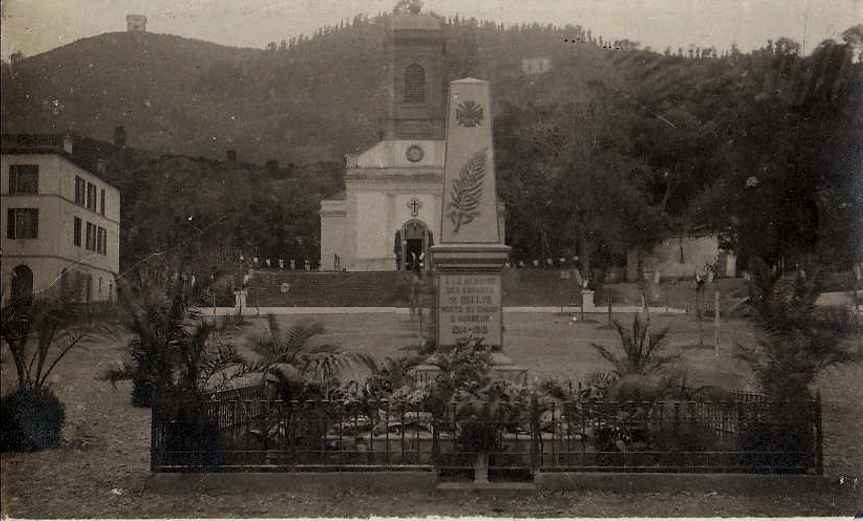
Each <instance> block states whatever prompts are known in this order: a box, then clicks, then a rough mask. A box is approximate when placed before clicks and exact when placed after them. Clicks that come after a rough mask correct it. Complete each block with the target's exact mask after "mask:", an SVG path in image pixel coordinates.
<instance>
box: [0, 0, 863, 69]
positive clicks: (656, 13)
mask: <svg viewBox="0 0 863 521" xmlns="http://www.w3.org/2000/svg"><path fill="white" fill-rule="evenodd" d="M395 3H396V2H395V0H241V1H237V0H0V10H2V20H0V24H2V26H0V54H2V56H3V58H4V59H7V60H8V58H9V55H10V54H11V53H13V52H15V51H21V52H23V53H24V54H25V55H26V56H32V55H34V54H38V53H41V52H45V51H47V50H49V49H52V48H54V47H59V46H62V45H66V44H68V43H72V42H74V41H75V40H78V39H80V38H85V37H89V36H95V35H97V34H101V33H106V32H113V31H124V30H125V28H126V14H129V13H135V14H143V15H145V16H147V18H148V22H147V30H148V31H150V32H155V33H169V34H175V35H178V36H184V37H188V38H197V39H201V40H207V41H211V42H215V43H219V44H222V45H230V46H240V47H256V48H263V47H265V46H266V44H267V42H270V41H275V42H278V41H280V40H282V39H288V38H290V37H291V36H297V35H299V34H303V33H305V34H311V33H313V32H314V30H315V29H316V28H317V27H320V26H322V25H326V24H329V25H335V24H338V22H339V20H340V19H343V18H344V19H351V18H353V17H354V16H355V15H357V14H360V13H365V14H367V15H372V16H373V15H375V14H377V13H378V12H381V11H389V10H391V9H392V7H393V6H394V5H395ZM425 8H426V10H428V9H431V10H434V11H435V12H437V13H439V14H442V15H445V16H453V15H456V14H458V15H459V16H463V17H476V18H478V19H490V20H494V21H497V22H503V23H505V24H513V23H522V22H534V21H536V22H539V23H542V24H547V23H555V24H558V25H565V24H567V23H571V24H580V25H582V26H583V27H585V28H588V29H591V30H593V34H594V35H602V36H603V37H604V38H611V39H621V38H629V39H630V40H635V41H639V42H641V44H642V46H651V47H652V48H653V49H655V50H662V49H664V48H665V47H666V46H671V48H672V49H676V48H678V47H684V48H686V47H687V46H688V45H690V44H695V45H698V46H701V47H711V46H713V47H716V48H717V49H720V50H721V49H726V48H728V47H730V45H731V44H732V43H736V44H737V46H738V47H739V48H740V49H741V50H743V51H748V50H751V49H753V48H756V47H761V46H762V45H764V44H765V43H766V42H767V40H768V39H774V40H775V39H776V38H778V37H780V36H787V37H789V38H792V39H794V40H796V41H798V42H800V43H801V44H804V52H805V53H808V52H809V51H811V50H812V49H813V48H814V47H815V46H816V45H817V44H818V43H819V42H821V41H822V40H824V39H826V38H838V36H839V35H840V34H841V33H842V31H844V30H845V29H847V28H848V27H850V26H852V25H854V24H858V23H863V0H470V1H465V0H425Z"/></svg>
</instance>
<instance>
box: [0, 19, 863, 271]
mask: <svg viewBox="0 0 863 521" xmlns="http://www.w3.org/2000/svg"><path fill="white" fill-rule="evenodd" d="M388 19H389V15H379V16H377V17H374V18H366V17H357V18H355V19H354V20H352V21H350V22H342V23H340V24H339V25H338V26H335V27H327V28H323V29H321V30H319V31H318V32H317V33H316V34H315V35H313V36H312V37H300V38H296V39H291V40H290V41H287V42H282V43H281V44H276V43H272V44H271V45H269V46H268V48H267V49H264V50H257V49H236V48H230V47H223V46H218V45H214V44H211V43H207V42H201V41H195V40H189V39H185V38H180V37H176V36H169V35H159V34H150V33H111V34H104V35H100V36H97V37H94V38H88V39H84V40H80V41H78V42H75V43H73V44H70V45H67V46H64V47H61V48H58V49H54V50H52V51H49V52H46V53H44V54H40V55H37V56H34V57H30V58H26V59H23V60H16V61H15V63H14V65H9V64H5V63H4V66H3V71H2V73H3V76H2V88H3V97H2V117H3V131H4V132H10V131H34V132H46V131H52V130H54V129H56V130H65V129H70V128H71V129H73V130H74V131H76V132H78V133H80V134H84V135H90V136H93V137H97V138H101V139H106V140H110V136H111V133H112V132H113V129H114V127H115V126H117V125H123V126H124V127H125V128H126V130H127V132H128V135H129V144H130V145H131V146H133V147H136V148H140V149H147V150H150V151H152V152H154V153H155V155H154V156H151V157H158V154H160V153H164V152H169V153H171V154H175V155H177V154H179V155H187V156H190V157H188V158H186V159H184V160H183V161H180V163H176V158H171V157H165V158H162V159H160V160H155V159H152V160H149V161H148V162H146V163H140V164H136V165H122V167H121V168H119V170H116V171H115V172H114V173H113V174H112V175H113V176H114V177H115V178H116V179H117V180H122V179H124V178H126V182H127V183H130V185H129V186H128V187H125V190H124V220H123V222H124V226H129V229H130V230H139V229H143V226H144V225H145V223H144V220H145V219H148V218H149V217H150V216H152V215H154V214H159V216H160V218H159V219H158V220H157V221H158V223H159V224H158V226H156V225H155V224H156V223H155V222H154V223H153V225H152V226H151V228H153V229H151V230H148V231H147V234H148V236H149V237H151V238H152V240H150V239H147V240H143V236H141V235H137V234H136V233H129V234H126V235H124V237H126V239H125V240H129V241H132V240H133V239H134V238H135V237H137V238H138V239H134V240H137V241H138V242H136V243H135V244H132V243H129V244H127V245H125V249H124V252H126V253H125V255H124V256H128V257H127V258H128V261H127V262H124V264H126V265H128V264H129V262H131V261H132V260H133V259H135V258H138V257H140V256H144V255H146V254H148V252H151V251H154V250H155V249H158V248H161V247H164V246H165V244H167V243H165V240H166V239H165V238H166V237H171V236H172V233H170V229H172V228H171V227H172V226H173V227H176V226H180V227H182V226H184V225H183V224H182V223H184V222H185V220H186V219H187V217H188V216H189V212H188V208H189V205H188V204H187V201H188V200H187V199H184V197H191V195H189V194H191V193H193V192H194V191H195V190H196V189H200V187H202V186H207V187H208V188H207V191H208V192H210V193H209V194H200V193H199V194H198V196H199V199H201V201H204V202H203V203H202V204H200V205H197V206H196V210H195V211H196V212H197V213H196V214H195V220H196V222H198V223H203V224H200V226H205V225H206V223H212V222H215V221H217V220H218V219H219V218H220V217H219V216H222V215H225V214H226V213H232V214H233V215H235V216H236V220H235V221H234V222H233V223H232V224H231V225H230V229H223V230H221V231H220V232H219V233H218V236H219V237H220V238H223V239H224V241H225V242H226V243H230V246H232V247H234V248H238V249H241V250H245V251H248V249H249V248H255V249H256V250H257V251H258V254H259V255H260V256H262V257H264V256H272V257H273V258H278V257H280V256H282V255H283V253H284V252H285V251H286V249H288V248H292V249H295V250H298V251H297V252H296V253H297V255H300V254H302V255H303V256H312V257H313V256H314V255H315V252H314V250H315V248H316V241H317V238H318V237H319V230H318V228H317V227H318V222H317V216H316V213H315V210H316V208H317V203H318V201H319V200H320V198H321V197H323V196H325V195H327V194H330V193H334V192H336V191H338V190H341V189H342V184H341V179H340V175H339V170H340V168H339V166H338V165H339V162H340V158H341V156H342V154H344V153H346V152H356V151H360V150H362V149H364V148H365V147H367V146H368V145H370V144H372V143H374V142H375V141H376V140H377V139H379V129H380V128H381V122H380V120H379V118H380V116H381V114H383V110H382V108H383V106H384V104H385V102H386V92H387V90H386V87H387V85H386V83H385V82H386V78H387V74H386V67H387V66H388V64H387V63H386V57H385V53H384V52H383V42H384V38H385V34H386V33H385V30H386V24H387V21H388ZM445 30H446V35H447V68H448V79H456V78H459V77H464V76H468V75H470V76H475V77H480V78H486V79H489V80H491V81H492V86H493V87H492V88H493V99H494V101H495V104H496V107H495V115H496V118H495V143H496V148H497V150H498V154H497V155H496V162H497V165H496V166H497V170H498V176H499V178H500V184H499V191H500V196H501V197H502V198H503V199H504V200H505V201H506V203H507V207H508V210H509V215H508V217H507V218H508V226H507V229H508V238H507V241H508V243H509V244H511V245H512V246H513V247H514V254H515V255H516V256H518V257H520V258H523V259H530V258H546V257H552V256H554V257H556V256H558V255H571V254H575V253H578V254H579V255H581V256H582V257H583V258H585V257H587V258H590V257H591V256H592V257H593V258H594V259H596V262H597V263H598V264H599V265H611V264H619V263H620V262H621V260H622V255H623V253H624V252H625V250H626V248H628V247H632V246H645V247H646V246H649V245H650V243H651V242H653V241H656V240H659V239H661V238H663V237H667V236H669V235H671V234H675V233H690V232H693V231H695V230H698V229H709V230H712V231H718V232H720V233H721V234H722V236H723V238H724V239H725V240H727V241H728V243H729V245H731V246H733V247H735V248H736V249H737V250H738V252H739V253H740V254H741V255H743V256H744V258H745V257H746V256H748V255H754V254H757V255H760V256H763V257H765V258H766V259H768V261H771V262H776V261H779V260H781V259H786V260H788V261H789V262H791V259H798V258H800V257H801V255H803V256H805V255H811V254H814V253H816V252H817V253H818V255H820V256H821V257H822V258H826V259H829V260H830V261H831V262H835V263H838V264H840V265H842V264H847V263H849V262H850V261H851V259H852V258H853V257H854V256H855V255H857V256H859V255H861V253H863V252H861V251H860V249H859V245H860V241H859V237H861V236H863V192H861V191H863V185H861V183H860V182H859V179H861V178H863V147H861V142H860V139H859V136H861V135H863V78H861V77H863V65H861V62H860V60H859V52H860V48H861V45H863V26H855V27H852V28H850V29H849V30H847V31H846V32H845V33H843V39H842V41H827V42H823V43H822V44H820V45H819V46H818V47H817V48H816V49H815V50H814V52H813V53H812V55H811V56H807V57H801V56H800V48H799V45H798V44H797V43H795V42H794V41H792V40H789V39H787V38H782V37H779V38H777V39H776V40H775V41H768V42H765V46H764V47H763V48H761V49H758V50H755V51H753V52H750V53H740V52H738V51H737V50H735V49H734V48H732V49H729V50H720V51H717V50H715V49H698V48H694V47H693V48H690V49H686V50H684V49H677V50H672V49H665V50H663V52H654V51H652V50H649V49H639V48H638V45H637V44H636V43H634V42H631V41H628V40H621V41H612V42H607V41H605V39H603V38H601V37H599V36H596V35H594V34H592V33H591V31H589V30H586V29H584V28H582V27H579V26H572V25H570V26H565V27H554V26H539V25H536V24H534V25H522V26H518V27H503V26H501V25H499V24H495V23H492V22H478V21H476V20H460V19H457V18H451V19H446V20H445ZM536 57H547V58H549V59H550V61H551V64H552V69H551V70H550V71H549V72H547V73H545V74H541V75H526V74H524V73H523V72H522V69H521V60H522V59H523V58H536ZM226 149H234V150H236V151H237V152H238V155H239V158H240V161H241V162H243V161H245V162H250V163H257V164H259V165H261V164H263V163H264V162H265V161H268V160H271V159H275V160H278V161H279V164H281V165H283V168H281V169H275V170H273V171H272V172H271V171H269V170H267V169H263V168H251V169H247V170H244V172H246V173H239V174H238V173H237V172H236V171H235V170H234V169H232V168H228V170H229V172H228V173H227V174H225V172H222V170H221V169H223V168H224V165H221V164H220V163H218V162H214V161H213V159H214V158H219V159H221V158H223V157H224V154H225V150H226ZM199 156H204V157H209V158H210V159H205V158H204V157H199ZM192 158H197V159H192ZM175 163H176V164H175ZM220 165H221V166H220ZM292 165H293V166H292ZM112 168H113V167H112ZM132 172H134V174H132ZM321 173H324V175H321ZM128 175H132V178H128V177H127V176H128ZM226 175H227V177H225V176H226ZM231 176H234V177H237V176H239V180H237V179H233V180H229V178H230V177H231ZM286 176H287V177H291V178H293V179H294V180H293V181H285V178H286ZM210 178H212V181H213V182H212V183H209V182H208V180H211V179H210ZM252 178H254V179H252ZM165 180H168V181H170V183H169V184H165V183H166V181H165ZM229 181H230V182H229ZM310 181H314V184H313V185H312V184H309V182H310ZM237 182H239V183H240V184H241V185H244V186H245V187H246V188H243V187H242V186H239V187H238V186H235V185H236V183H237ZM118 183H120V184H123V181H118ZM157 185H158V186H157ZM162 185H164V186H171V187H173V188H172V189H170V190H165V189H164V186H162ZM186 185H188V186H186ZM160 186H161V187H160ZM250 186H254V189H252V190H249V189H247V188H248V187H250ZM300 187H313V189H312V188H310V189H309V190H302V189H301V188H300ZM241 188H242V189H241ZM298 190H299V191H298ZM157 192H158V193H160V194H161V195H158V196H156V195H155V194H156V193H157ZM184 193H185V194H186V195H183V196H182V197H181V196H180V195H178V194H184ZM195 193H197V192H195ZM241 194H245V195H242V197H241V196H240V195H241ZM198 196H196V197H198ZM220 201H221V202H220ZM228 207H230V211H228V209H227V208H228ZM261 208H267V211H261V210H260V209H261ZM298 212H299V213H298ZM300 214H302V215H300ZM139 220H140V221H141V222H138V221H139ZM177 223H180V224H177ZM136 227H137V228H136ZM162 228H165V229H164V230H163V229H162ZM124 233H125V232H124ZM298 240H299V241H301V242H302V245H300V244H299V243H298ZM290 245H294V246H290ZM271 250H272V251H271ZM289 253H290V252H289ZM291 255H293V253H291Z"/></svg>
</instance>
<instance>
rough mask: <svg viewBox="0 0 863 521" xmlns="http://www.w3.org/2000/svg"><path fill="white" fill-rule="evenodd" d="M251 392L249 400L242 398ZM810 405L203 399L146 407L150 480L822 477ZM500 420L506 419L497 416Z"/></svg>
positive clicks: (817, 419) (816, 418)
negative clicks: (486, 410)
mask: <svg viewBox="0 0 863 521" xmlns="http://www.w3.org/2000/svg"><path fill="white" fill-rule="evenodd" d="M246 392H247V394H250V395H252V394H253V393H254V392H255V391H246ZM820 407H821V406H820V397H819V398H816V399H814V400H811V401H806V402H797V403H793V404H789V403H784V404H783V403H776V402H769V401H766V400H760V399H759V400H752V401H740V400H735V401H726V402H703V401H670V400H669V401H655V402H609V401H600V400H570V401H559V402H556V401H548V402H543V403H539V402H536V403H534V405H533V406H531V407H529V408H523V409H522V410H518V411H514V410H512V409H510V410H503V409H500V411H501V412H500V414H501V415H500V416H496V417H483V418H482V419H481V420H478V419H476V418H462V417H459V413H458V409H457V408H456V407H452V408H450V409H447V410H446V411H440V412H438V413H437V414H432V413H431V412H429V411H427V410H423V409H422V407H419V406H410V405H405V404H395V403H389V402H387V401H359V400H357V401H339V402H336V401H306V402H300V401H281V400H265V399H262V398H261V397H260V396H252V397H251V398H249V397H231V396H230V395H229V394H222V395H220V399H216V400H209V401H206V402H204V404H203V405H202V406H201V407H200V410H199V411H198V412H191V411H183V410H181V411H173V412H170V413H169V412H168V411H167V410H165V409H163V408H160V407H158V406H157V407H154V408H153V427H152V447H151V465H152V469H153V470H154V471H194V470H201V469H209V470H218V471H226V470H250V471H251V470H258V471H261V470H271V471H303V470H334V471H349V470H437V471H449V470H455V471H458V470H467V469H470V468H472V467H473V464H474V461H475V459H476V455H477V454H478V453H479V452H480V451H482V452H485V453H487V454H488V455H489V469H490V470H491V471H492V472H496V471H513V470H523V471H528V472H530V473H533V472H542V471H621V470H626V471H632V472H744V473H762V472H770V473H820V472H821V468H822V452H821V444H822V433H821V409H820ZM504 415H505V416H504Z"/></svg>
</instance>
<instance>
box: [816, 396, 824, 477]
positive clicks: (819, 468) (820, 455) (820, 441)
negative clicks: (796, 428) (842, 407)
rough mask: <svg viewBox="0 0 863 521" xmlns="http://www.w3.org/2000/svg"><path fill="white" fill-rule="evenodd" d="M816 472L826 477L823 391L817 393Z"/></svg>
mask: <svg viewBox="0 0 863 521" xmlns="http://www.w3.org/2000/svg"><path fill="white" fill-rule="evenodd" d="M815 472H817V473H818V475H819V476H822V475H824V430H823V425H822V423H821V390H818V391H815Z"/></svg>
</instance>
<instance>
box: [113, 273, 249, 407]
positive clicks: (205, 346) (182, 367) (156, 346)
mask: <svg viewBox="0 0 863 521" xmlns="http://www.w3.org/2000/svg"><path fill="white" fill-rule="evenodd" d="M120 289H121V291H120V302H121V305H122V306H123V308H124V310H125V311H126V314H127V317H128V318H127V323H126V328H127V330H128V331H129V332H130V333H131V334H132V337H131V339H130V340H129V343H128V350H129V355H130V357H131V359H132V360H131V363H129V362H127V363H125V364H124V365H123V366H122V367H121V368H113V369H109V370H108V371H106V372H105V373H104V374H102V375H101V376H100V378H101V379H103V380H108V381H110V382H111V383H112V384H113V383H116V382H117V381H121V380H131V381H132V383H133V389H132V404H133V405H136V406H139V407H148V406H150V405H152V403H153V400H154V398H155V395H156V393H157V392H159V393H164V394H165V395H167V394H171V393H180V394H182V395H184V396H185V398H187V399H192V400H195V401H199V400H200V399H201V398H202V397H203V396H205V395H206V394H208V393H210V392H211V391H213V390H216V389H218V388H219V387H224V386H225V385H227V384H228V382H229V381H230V380H232V379H233V378H236V377H239V376H241V375H242V374H243V373H244V366H243V362H244V361H243V360H242V359H241V358H240V356H239V355H238V353H237V351H236V349H235V348H234V346H232V345H230V343H228V341H227V340H228V338H229V332H230V329H231V328H232V327H233V325H234V320H233V319H232V317H227V318H226V319H225V320H223V321H222V322H221V323H220V324H215V323H212V322H207V321H205V320H203V319H202V318H201V317H200V315H199V313H198V312H197V311H196V310H195V309H194V308H192V307H190V305H189V302H190V299H192V298H194V295H192V294H190V293H188V292H187V291H185V290H184V289H183V288H182V281H177V282H176V283H174V284H172V285H170V286H169V287H168V288H167V291H166V292H165V293H164V294H158V293H155V292H142V293H141V294H137V295H135V294H133V293H132V292H131V291H130V290H129V288H128V287H126V286H125V285H122V286H120Z"/></svg>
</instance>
